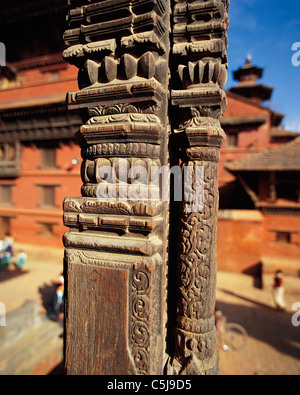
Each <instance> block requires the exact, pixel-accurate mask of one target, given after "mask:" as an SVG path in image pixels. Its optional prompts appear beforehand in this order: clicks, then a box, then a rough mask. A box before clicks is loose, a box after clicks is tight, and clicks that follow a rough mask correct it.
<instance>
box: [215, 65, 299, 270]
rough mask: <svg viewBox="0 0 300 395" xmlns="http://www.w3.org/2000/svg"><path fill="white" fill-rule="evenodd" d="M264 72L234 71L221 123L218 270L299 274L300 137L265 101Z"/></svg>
mask: <svg viewBox="0 0 300 395" xmlns="http://www.w3.org/2000/svg"><path fill="white" fill-rule="evenodd" d="M262 73H263V70H262V69H260V68H257V67H254V66H252V65H251V62H250V59H248V60H247V63H246V65H245V66H244V67H243V68H241V69H239V70H237V71H236V72H235V73H234V76H235V78H236V79H237V80H238V84H237V85H236V86H235V87H233V88H232V89H230V90H229V91H227V97H228V109H227V111H226V113H225V115H224V118H223V120H222V124H223V128H224V129H225V131H226V134H227V142H226V144H225V146H224V147H223V149H222V153H221V162H220V213H219V230H218V234H219V236H218V262H219V268H220V269H223V270H231V271H238V272H248V273H255V274H257V273H259V272H260V271H261V269H263V270H264V271H273V270H274V268H277V267H278V268H282V269H284V270H285V271H286V272H289V273H292V274H297V275H298V273H300V221H299V219H300V181H299V180H300V177H299V176H300V173H299V171H300V162H299V156H300V140H299V137H298V136H299V135H298V134H297V133H294V132H289V131H286V130H283V129H281V128H280V124H281V121H282V119H283V117H284V116H283V115H282V114H279V113H277V112H274V111H271V110H270V109H268V108H267V107H265V106H264V105H263V102H264V101H265V100H269V99H270V97H271V94H272V91H273V89H272V88H271V87H268V86H265V85H262V84H259V83H258V82H257V80H258V79H259V78H261V77H262Z"/></svg>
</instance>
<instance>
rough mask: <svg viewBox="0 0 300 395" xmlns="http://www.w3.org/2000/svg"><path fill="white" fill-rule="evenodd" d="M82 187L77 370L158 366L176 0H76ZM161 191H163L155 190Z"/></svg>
mask: <svg viewBox="0 0 300 395" xmlns="http://www.w3.org/2000/svg"><path fill="white" fill-rule="evenodd" d="M69 4H70V11H69V15H68V23H69V30H67V31H66V32H65V36H64V38H65V42H66V43H67V45H68V46H69V47H68V49H67V50H66V51H65V52H64V59H65V60H67V61H68V62H70V63H71V64H74V65H76V66H77V67H78V68H79V76H78V82H79V88H80V90H79V91H77V92H70V93H69V94H68V98H67V101H68V106H69V109H70V110H72V109H75V110H81V111H82V117H83V122H84V124H83V126H82V127H81V129H80V131H79V132H78V133H77V135H76V140H77V141H78V143H79V144H80V146H81V148H82V158H83V163H82V180H83V186H82V197H80V198H68V199H66V200H65V202H64V222H65V224H66V226H68V227H69V228H70V231H69V232H68V233H67V234H66V235H65V236H64V243H65V276H66V321H65V329H66V331H65V332H66V336H65V337H66V339H65V359H66V362H65V366H66V372H67V374H114V375H127V374H160V373H162V371H163V360H164V358H165V355H164V351H165V346H164V343H165V337H166V333H165V327H166V311H167V307H166V276H167V269H166V267H167V264H166V262H167V231H168V223H167V219H168V207H167V202H163V201H162V199H161V196H160V189H161V186H160V185H159V184H158V183H156V182H152V184H151V183H150V182H149V180H150V179H151V180H152V181H153V177H152V178H151V169H152V167H157V168H159V167H160V166H163V165H166V164H167V163H168V151H167V134H168V116H167V109H168V75H169V68H168V59H169V30H170V27H169V16H170V9H169V1H168V0H102V1H99V2H94V1H92V0H85V1H84V0H83V1H80V0H69ZM153 196H154V197H155V199H154V198H153Z"/></svg>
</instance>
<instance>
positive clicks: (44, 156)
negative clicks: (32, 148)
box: [41, 148, 56, 169]
mask: <svg viewBox="0 0 300 395" xmlns="http://www.w3.org/2000/svg"><path fill="white" fill-rule="evenodd" d="M41 168H42V169H55V168H56V149H55V148H42V149H41Z"/></svg>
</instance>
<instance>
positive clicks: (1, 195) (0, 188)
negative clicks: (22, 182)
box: [0, 185, 13, 206]
mask: <svg viewBox="0 0 300 395" xmlns="http://www.w3.org/2000/svg"><path fill="white" fill-rule="evenodd" d="M12 187H13V185H0V204H1V205H2V206H3V205H4V206H8V205H9V206H10V205H11V204H12V200H11V195H12V194H11V191H12Z"/></svg>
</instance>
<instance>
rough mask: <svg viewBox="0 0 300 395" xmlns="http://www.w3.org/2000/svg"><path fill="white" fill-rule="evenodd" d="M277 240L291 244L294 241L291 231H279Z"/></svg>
mask: <svg viewBox="0 0 300 395" xmlns="http://www.w3.org/2000/svg"><path fill="white" fill-rule="evenodd" d="M276 241H277V242H278V243H287V244H290V243H291V241H292V234H291V233H290V232H277V233H276Z"/></svg>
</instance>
